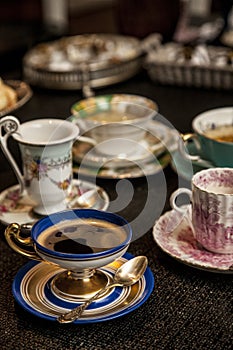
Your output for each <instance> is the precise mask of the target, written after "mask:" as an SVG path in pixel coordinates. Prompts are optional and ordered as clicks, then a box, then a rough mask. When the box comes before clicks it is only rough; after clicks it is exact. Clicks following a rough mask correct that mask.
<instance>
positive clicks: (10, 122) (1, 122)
mask: <svg viewBox="0 0 233 350" xmlns="http://www.w3.org/2000/svg"><path fill="white" fill-rule="evenodd" d="M18 128H19V121H18V119H17V118H15V117H14V116H11V115H8V116H5V117H3V118H1V119H0V146H1V149H2V151H3V153H4V155H5V156H6V158H7V160H8V161H9V163H10V165H11V166H12V168H13V170H14V172H15V175H16V177H17V180H18V182H19V186H20V193H21V194H22V193H23V191H24V189H25V186H24V179H23V176H22V174H21V172H20V170H19V167H18V165H17V164H16V162H15V160H14V158H13V157H12V155H11V153H10V151H9V149H8V147H7V140H8V137H9V136H11V135H12V134H14V133H16V132H17V130H18Z"/></svg>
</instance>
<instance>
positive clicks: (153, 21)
mask: <svg viewBox="0 0 233 350" xmlns="http://www.w3.org/2000/svg"><path fill="white" fill-rule="evenodd" d="M232 3H233V0H84V1H77V0H33V1H31V0H1V2H0V23H1V24H0V59H1V65H0V66H1V67H0V69H1V71H2V70H3V69H7V67H8V66H11V67H12V64H15V65H17V64H19V61H18V58H19V57H21V56H22V55H23V54H24V53H25V52H26V50H28V49H29V48H30V47H32V46H33V45H35V44H36V43H38V42H42V41H48V40H53V39H55V38H59V37H61V36H64V35H75V34H83V33H119V34H126V35H133V36H136V37H138V38H144V37H146V36H147V35H149V34H150V33H153V32H159V33H161V34H162V36H163V40H164V41H170V40H176V41H183V42H185V41H192V40H193V39H195V36H196V29H197V28H198V27H199V26H200V25H203V23H206V22H212V23H216V19H221V25H219V26H218V32H217V33H215V34H216V35H213V36H212V37H213V38H212V39H213V42H214V43H215V44H216V43H217V44H219V43H220V44H221V40H219V38H220V37H221V34H222V32H224V31H225V30H226V28H227V27H229V25H231V24H229V23H230V18H232V16H230V13H231V10H232ZM207 29H208V28H207Z"/></svg>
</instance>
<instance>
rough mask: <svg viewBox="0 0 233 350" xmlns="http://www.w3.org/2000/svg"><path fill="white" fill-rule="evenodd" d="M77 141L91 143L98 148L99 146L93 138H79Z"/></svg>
mask: <svg viewBox="0 0 233 350" xmlns="http://www.w3.org/2000/svg"><path fill="white" fill-rule="evenodd" d="M77 140H78V141H82V142H86V143H89V144H90V145H92V146H96V145H97V142H96V141H95V140H94V139H92V138H91V137H88V136H78V138H77Z"/></svg>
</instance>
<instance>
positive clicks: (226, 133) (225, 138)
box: [205, 125, 233, 142]
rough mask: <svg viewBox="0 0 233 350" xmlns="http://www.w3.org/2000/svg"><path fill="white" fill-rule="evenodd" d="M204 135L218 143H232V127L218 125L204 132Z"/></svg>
mask: <svg viewBox="0 0 233 350" xmlns="http://www.w3.org/2000/svg"><path fill="white" fill-rule="evenodd" d="M205 135H206V136H207V137H209V138H211V139H213V140H216V141H220V142H233V125H218V126H216V127H214V128H211V129H208V130H206V131H205Z"/></svg>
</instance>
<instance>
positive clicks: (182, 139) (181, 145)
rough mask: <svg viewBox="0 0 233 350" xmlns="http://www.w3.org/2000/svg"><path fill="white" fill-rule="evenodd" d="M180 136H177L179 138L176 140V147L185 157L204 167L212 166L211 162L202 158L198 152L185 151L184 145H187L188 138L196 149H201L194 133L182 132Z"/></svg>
mask: <svg viewBox="0 0 233 350" xmlns="http://www.w3.org/2000/svg"><path fill="white" fill-rule="evenodd" d="M180 136H181V137H179V140H178V149H179V152H180V154H181V155H182V156H183V157H184V158H185V159H188V160H191V161H195V162H197V163H198V164H200V165H202V166H204V167H213V164H212V163H211V162H209V161H208V160H206V159H202V158H201V157H200V156H199V155H198V154H195V155H194V154H189V153H188V152H187V147H186V145H187V143H188V141H190V140H192V141H193V142H194V144H195V146H196V148H197V149H198V150H200V149H201V145H200V142H199V140H198V137H197V135H196V134H193V133H190V134H184V135H182V134H181V135H180Z"/></svg>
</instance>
